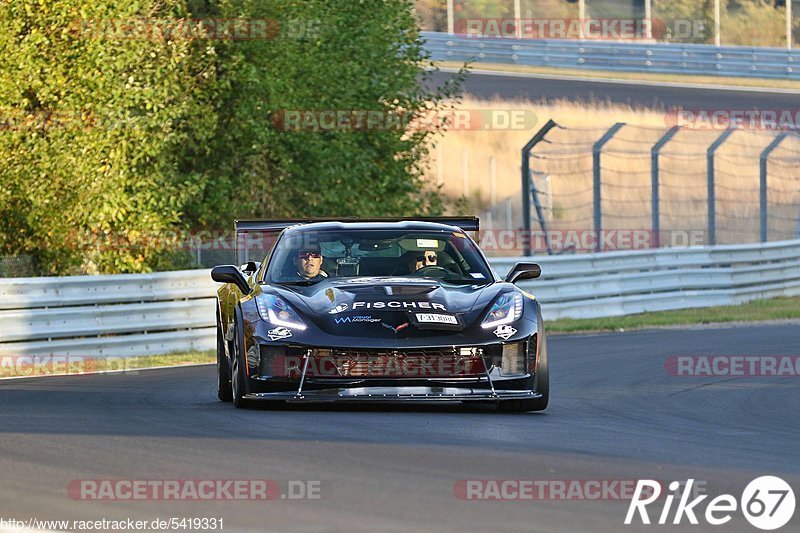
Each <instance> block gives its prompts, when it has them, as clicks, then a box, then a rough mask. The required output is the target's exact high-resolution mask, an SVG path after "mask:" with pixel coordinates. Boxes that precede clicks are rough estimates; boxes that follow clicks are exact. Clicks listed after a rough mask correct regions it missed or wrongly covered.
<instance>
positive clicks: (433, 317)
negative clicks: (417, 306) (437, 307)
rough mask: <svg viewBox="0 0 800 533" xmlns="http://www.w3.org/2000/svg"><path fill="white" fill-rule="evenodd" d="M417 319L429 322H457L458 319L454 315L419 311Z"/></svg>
mask: <svg viewBox="0 0 800 533" xmlns="http://www.w3.org/2000/svg"><path fill="white" fill-rule="evenodd" d="M417 320H418V321H419V322H425V323H428V324H456V325H458V319H456V317H454V316H453V315H438V314H435V313H417Z"/></svg>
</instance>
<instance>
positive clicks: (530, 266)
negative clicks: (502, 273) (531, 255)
mask: <svg viewBox="0 0 800 533" xmlns="http://www.w3.org/2000/svg"><path fill="white" fill-rule="evenodd" d="M541 275H542V267H540V266H539V265H537V264H536V263H517V264H516V265H514V268H512V269H511V272H509V273H508V275H507V276H506V281H507V282H508V283H517V282H518V281H524V280H526V279H536V278H538V277H539V276H541Z"/></svg>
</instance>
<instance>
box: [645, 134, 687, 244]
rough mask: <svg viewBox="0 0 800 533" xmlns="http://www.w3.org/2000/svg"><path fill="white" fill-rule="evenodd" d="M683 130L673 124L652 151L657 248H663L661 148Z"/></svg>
mask: <svg viewBox="0 0 800 533" xmlns="http://www.w3.org/2000/svg"><path fill="white" fill-rule="evenodd" d="M680 130H681V127H680V126H673V127H672V128H670V129H669V131H668V132H667V133H665V134H664V136H663V137H661V138H660V139H659V140H658V142H657V143H656V144H654V145H653V150H652V151H651V153H650V198H651V201H650V203H651V204H652V206H651V207H652V209H651V216H652V226H653V244H654V245H655V248H661V199H660V192H661V190H660V186H659V182H660V179H659V177H660V176H659V166H658V156H659V155H660V153H661V149H662V148H664V146H665V145H666V144H667V143H668V142H669V141H671V140H672V138H673V137H675V135H676V134H677V133H678V132H679V131H680Z"/></svg>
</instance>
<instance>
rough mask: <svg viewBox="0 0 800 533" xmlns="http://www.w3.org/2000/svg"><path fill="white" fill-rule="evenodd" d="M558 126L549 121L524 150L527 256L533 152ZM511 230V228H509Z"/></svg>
mask: <svg viewBox="0 0 800 533" xmlns="http://www.w3.org/2000/svg"><path fill="white" fill-rule="evenodd" d="M556 126H558V124H556V122H555V121H554V120H552V119H551V120H548V121H547V124H545V125H544V127H543V128H542V129H540V130H539V131H538V132H537V133H536V135H534V136H533V137H532V138H531V140H530V141H528V144H526V145H525V146H524V147H523V148H522V224H523V227H524V228H525V238H524V239H523V242H525V255H526V256H528V255H531V244H530V234H531V179H530V176H531V151H532V150H533V149H534V147H535V146H536V145H537V144H539V143H540V142H542V141H543V140H544V138H545V136H546V135H547V133H548V132H549V131H550V130H552V129H553V128H555V127H556ZM508 229H511V228H508Z"/></svg>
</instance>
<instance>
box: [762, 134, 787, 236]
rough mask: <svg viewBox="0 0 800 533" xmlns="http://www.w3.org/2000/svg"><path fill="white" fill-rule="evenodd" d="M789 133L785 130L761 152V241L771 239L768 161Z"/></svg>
mask: <svg viewBox="0 0 800 533" xmlns="http://www.w3.org/2000/svg"><path fill="white" fill-rule="evenodd" d="M789 135H791V132H788V131H784V132H783V133H781V134H780V135H778V136H777V137H775V140H773V141H772V142H771V143H770V144H769V146H767V147H766V149H764V151H763V152H761V193H760V205H761V208H760V211H761V242H767V241H768V240H769V226H768V224H769V221H768V220H767V162H768V159H769V156H770V155H771V154H772V152H774V151H775V149H776V148H778V146H780V144H781V143H782V142H783V140H784V139H786V137H788V136H789Z"/></svg>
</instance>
